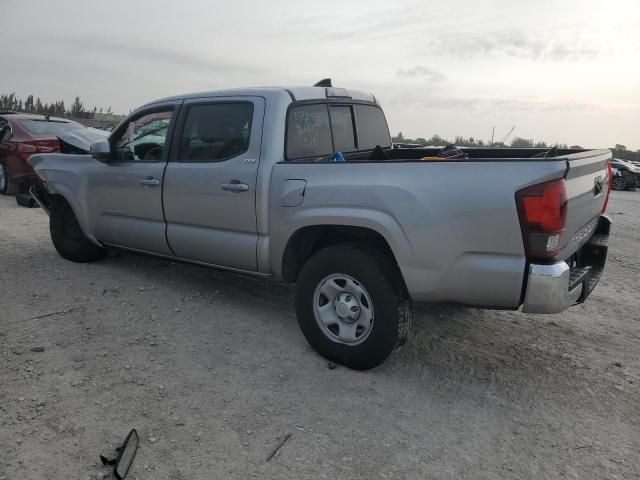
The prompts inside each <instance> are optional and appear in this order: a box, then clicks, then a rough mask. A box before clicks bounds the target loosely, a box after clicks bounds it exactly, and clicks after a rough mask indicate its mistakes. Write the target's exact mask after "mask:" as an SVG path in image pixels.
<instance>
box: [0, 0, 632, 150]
mask: <svg viewBox="0 0 640 480" xmlns="http://www.w3.org/2000/svg"><path fill="white" fill-rule="evenodd" d="M0 40H1V42H2V48H1V49H0V92H13V91H15V92H16V93H17V94H18V95H21V96H26V95H27V94H29V93H34V94H36V95H37V96H38V95H39V96H40V97H42V99H43V101H52V100H55V99H59V98H63V99H65V101H67V102H70V101H71V100H72V99H73V97H74V96H75V95H76V94H77V95H80V96H81V98H82V99H83V100H84V101H85V103H86V104H89V105H91V106H93V105H94V104H95V105H98V106H103V107H105V108H106V107H108V106H111V107H112V109H113V111H114V112H115V113H127V112H129V110H131V109H133V108H135V107H137V106H139V105H141V104H143V103H145V102H147V101H149V100H152V99H154V98H158V97H162V96H167V95H173V94H177V93H187V92H191V91H202V90H213V89H217V88H224V87H237V86H250V85H254V86H256V85H257V86H260V85H296V84H304V85H309V84H313V83H315V82H316V81H317V80H319V79H321V78H324V77H331V78H333V82H334V85H337V86H345V87H352V88H360V89H364V90H369V91H371V92H372V93H374V94H375V95H376V96H377V97H378V98H379V100H380V101H381V103H382V105H383V107H384V109H385V111H386V113H387V118H388V121H389V124H390V127H391V130H392V132H393V133H394V134H395V133H396V132H398V131H402V132H403V133H404V135H405V136H412V137H415V136H422V137H430V136H431V135H433V134H435V133H437V134H439V135H441V136H444V137H453V136H455V135H464V136H473V137H475V138H482V139H485V140H486V139H488V138H490V136H491V128H492V126H494V125H495V127H496V138H497V139H501V138H502V137H503V136H504V135H506V133H507V132H508V130H509V129H510V128H511V127H512V126H513V125H516V130H515V132H514V136H524V137H526V138H534V139H536V140H545V141H547V142H561V143H568V144H580V145H583V146H590V147H609V146H613V144H615V143H622V144H625V145H627V146H628V147H631V148H633V149H638V148H640V0H607V1H604V0H599V1H591V0H561V1H560V0H557V1H554V0H535V1H534V0H485V1H478V0H446V1H442V0H437V1H426V0H396V1H378V0H368V1H360V2H356V1H348V0H340V1H334V0H324V1H318V0H314V1H304V0H270V1H259V0H254V1H248V0H234V1H221V0H218V1H215V0H170V1H167V0H144V1H143V0H136V1H132V0H108V1H107V0H103V1H100V2H96V1H87V0H69V1H66V0H57V1H52V0H43V1H34V0H0Z"/></svg>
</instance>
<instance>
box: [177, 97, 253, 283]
mask: <svg viewBox="0 0 640 480" xmlns="http://www.w3.org/2000/svg"><path fill="white" fill-rule="evenodd" d="M264 108H265V101H264V99H263V98H261V97H245V96H239V97H216V98H213V99H212V98H207V99H192V100H186V101H185V103H184V105H183V108H182V111H181V114H180V119H179V129H178V132H177V136H176V141H175V142H174V146H173V147H172V149H171V158H170V161H169V163H168V165H167V170H166V173H165V183H164V211H165V218H166V221H167V239H168V241H169V245H170V247H171V250H172V251H173V252H174V253H175V255H176V256H178V257H180V258H184V259H188V260H193V261H198V262H204V263H208V264H214V265H220V266H224V267H231V268H237V269H241V270H248V271H256V270H257V260H256V249H257V243H258V235H257V225H256V176H257V172H258V162H259V160H260V148H261V141H262V122H263V116H264Z"/></svg>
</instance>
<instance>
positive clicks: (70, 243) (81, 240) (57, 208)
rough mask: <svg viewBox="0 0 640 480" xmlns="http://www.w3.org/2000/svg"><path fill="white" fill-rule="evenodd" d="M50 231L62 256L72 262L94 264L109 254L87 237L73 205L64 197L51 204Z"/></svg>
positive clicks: (54, 244) (54, 243) (57, 198)
mask: <svg viewBox="0 0 640 480" xmlns="http://www.w3.org/2000/svg"><path fill="white" fill-rule="evenodd" d="M49 231H50V232H51V240H52V242H53V246H54V247H55V248H56V250H57V251H58V253H59V254H60V256H62V257H63V258H66V259H67V260H71V261H72V262H78V263H87V262H94V261H96V260H100V259H101V258H103V257H104V256H105V255H106V254H107V251H106V250H105V249H104V248H100V247H99V246H97V245H95V244H93V243H92V242H91V241H90V240H89V239H88V238H87V237H86V236H85V234H84V233H83V232H82V229H81V228H80V224H79V223H78V219H77V218H76V214H75V213H74V211H73V209H72V208H71V205H69V203H68V202H67V201H66V200H65V199H64V198H63V197H56V198H55V199H54V201H53V202H52V204H51V216H50V218H49Z"/></svg>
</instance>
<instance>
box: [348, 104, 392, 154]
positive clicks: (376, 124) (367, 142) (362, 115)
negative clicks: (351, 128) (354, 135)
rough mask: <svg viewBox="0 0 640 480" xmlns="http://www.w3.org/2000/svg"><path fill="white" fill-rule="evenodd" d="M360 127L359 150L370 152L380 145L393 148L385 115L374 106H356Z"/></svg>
mask: <svg viewBox="0 0 640 480" xmlns="http://www.w3.org/2000/svg"><path fill="white" fill-rule="evenodd" d="M354 108H355V112H356V125H357V126H358V149H359V150H370V149H373V148H375V147H376V145H380V146H381V147H389V146H391V136H390V135H389V127H388V126H387V120H386V119H385V118H384V113H383V112H382V109H381V108H379V107H374V106H372V105H354Z"/></svg>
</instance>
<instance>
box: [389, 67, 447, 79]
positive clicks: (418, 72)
mask: <svg viewBox="0 0 640 480" xmlns="http://www.w3.org/2000/svg"><path fill="white" fill-rule="evenodd" d="M396 73H397V74H398V76H399V77H405V78H420V79H423V80H426V81H428V82H440V81H442V80H444V79H445V78H446V77H445V76H444V75H443V74H442V73H440V72H439V71H437V70H434V69H433V68H429V67H423V66H422V65H416V66H415V67H411V68H406V69H405V68H400V69H398V71H397V72H396Z"/></svg>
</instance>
